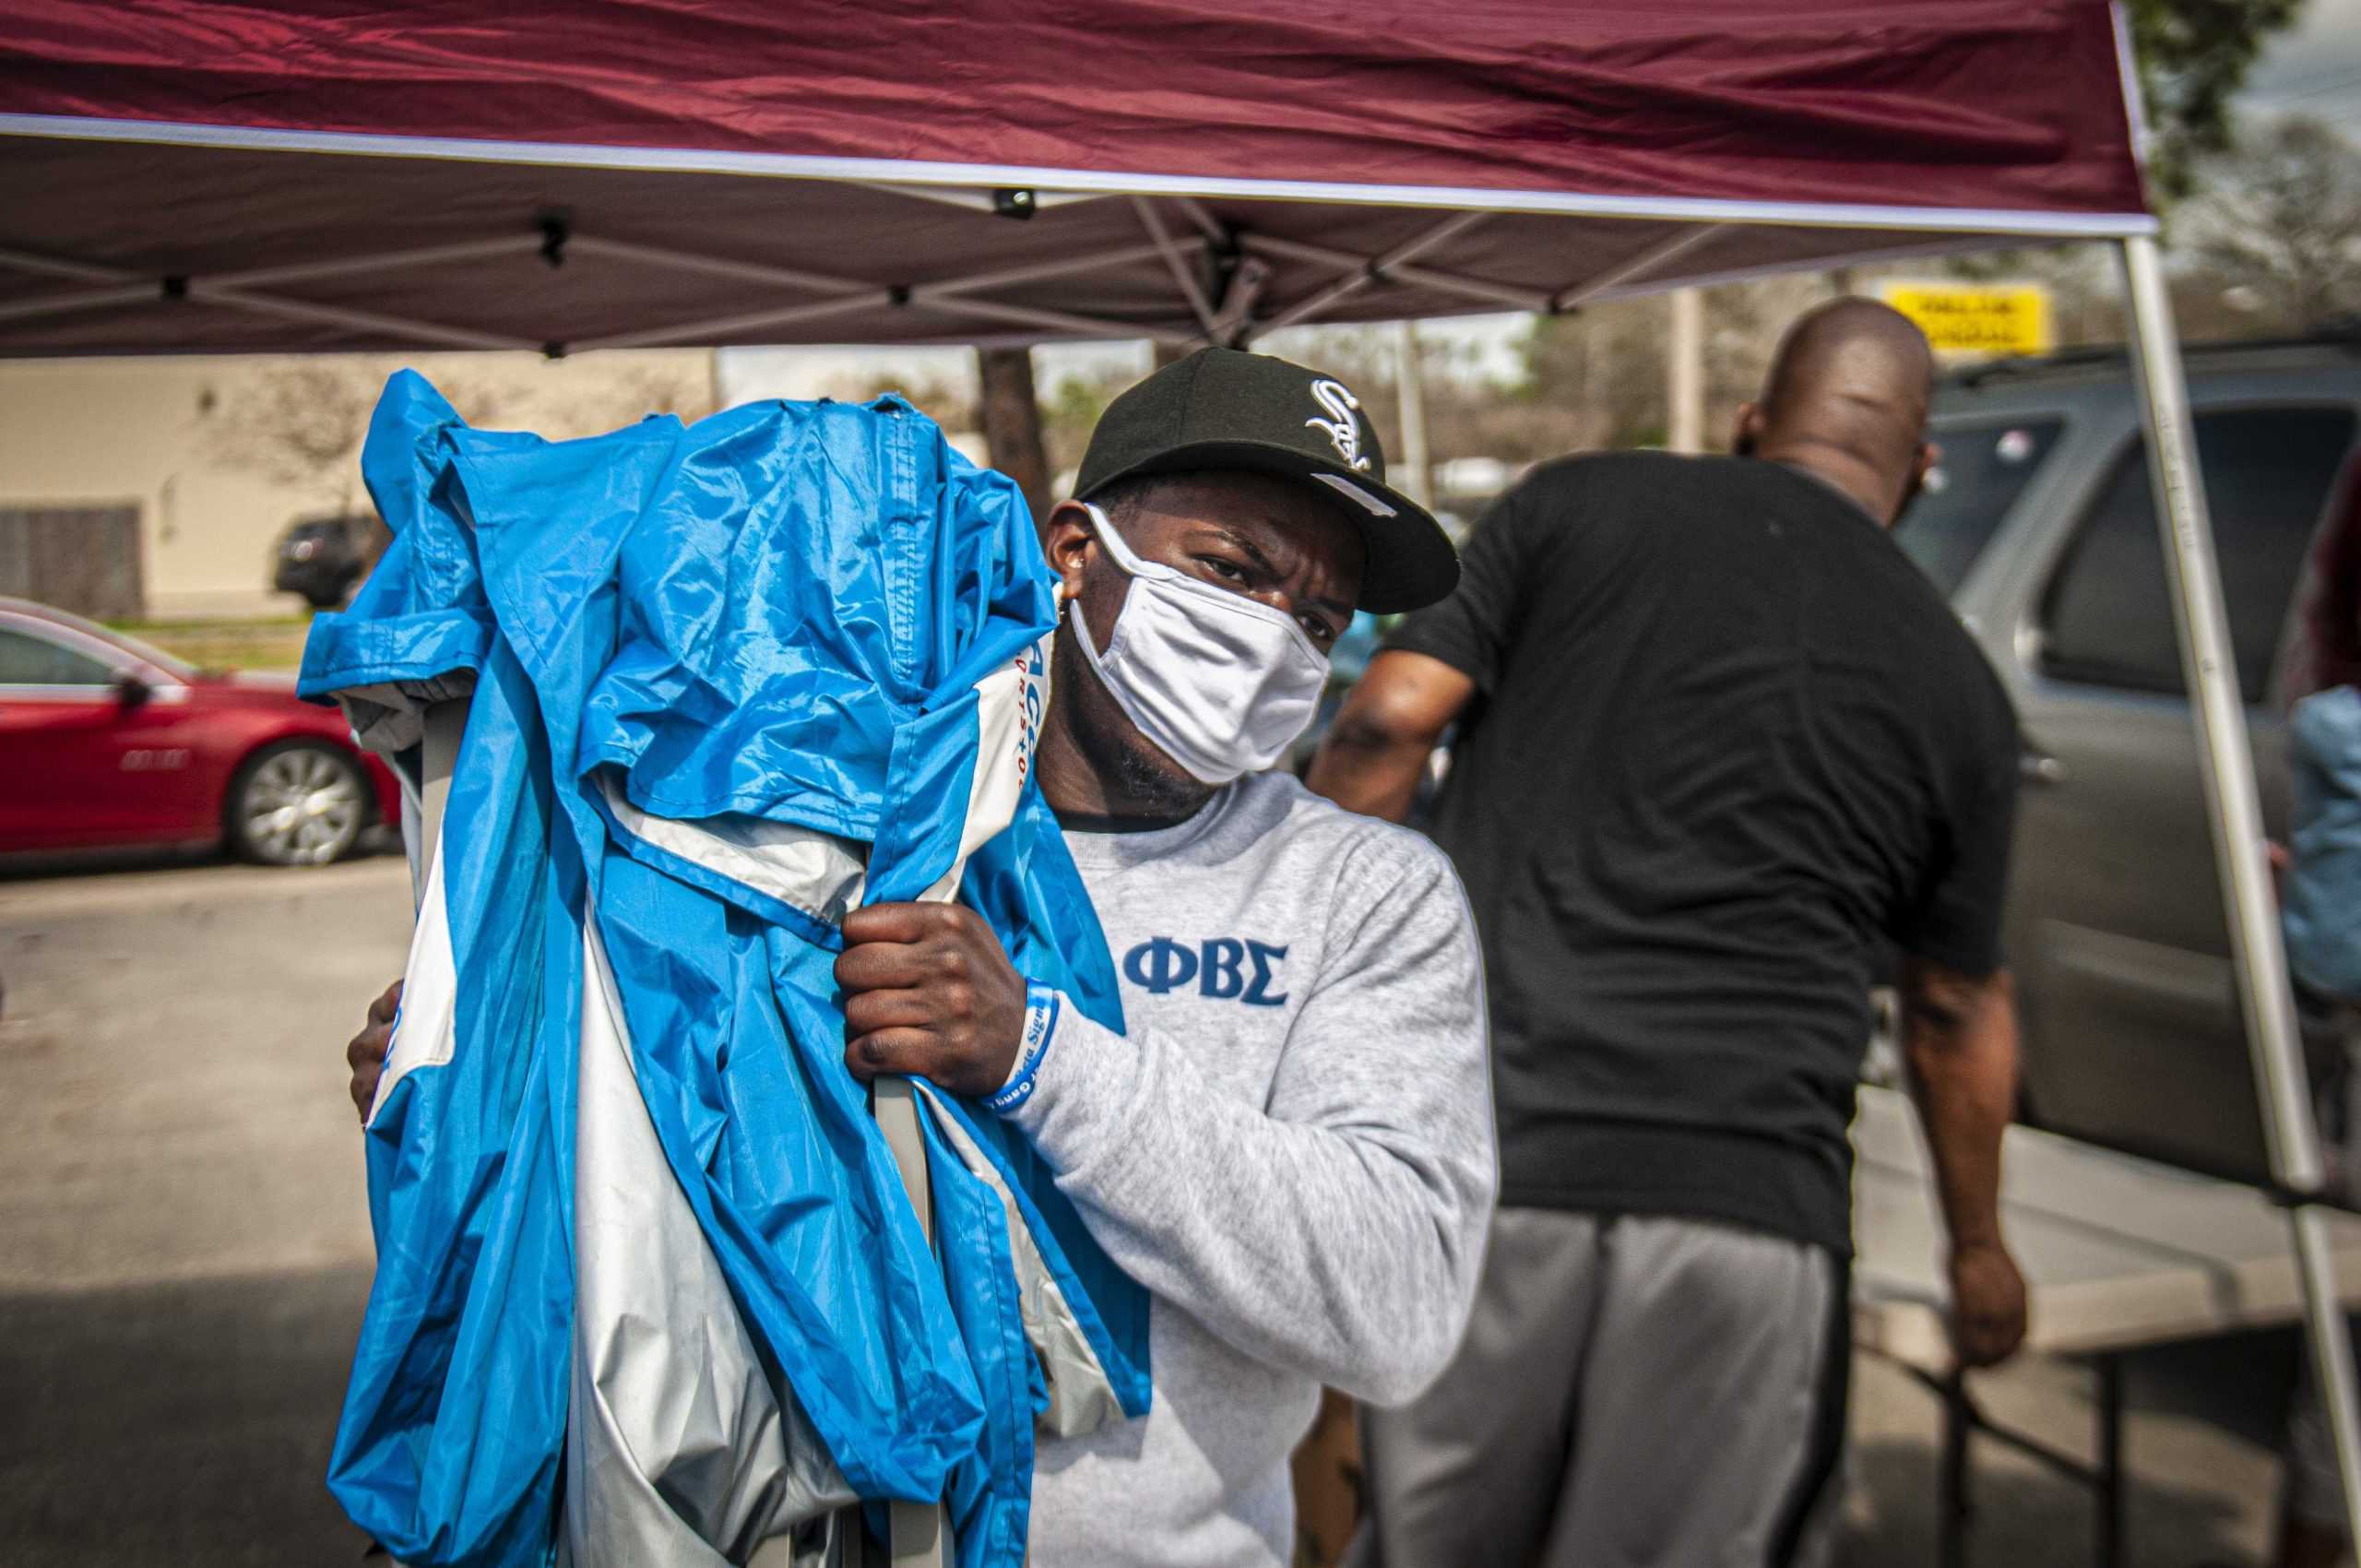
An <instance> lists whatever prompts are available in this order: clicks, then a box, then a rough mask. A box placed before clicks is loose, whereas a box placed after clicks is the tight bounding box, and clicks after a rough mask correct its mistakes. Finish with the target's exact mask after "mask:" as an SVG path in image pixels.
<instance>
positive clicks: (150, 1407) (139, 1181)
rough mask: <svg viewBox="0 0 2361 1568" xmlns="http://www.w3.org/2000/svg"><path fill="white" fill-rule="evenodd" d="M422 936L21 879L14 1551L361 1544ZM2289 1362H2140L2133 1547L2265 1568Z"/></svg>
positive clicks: (297, 904)
mask: <svg viewBox="0 0 2361 1568" xmlns="http://www.w3.org/2000/svg"><path fill="white" fill-rule="evenodd" d="M408 933H409V887H408V881H407V877H406V875H405V871H404V866H403V862H402V861H401V859H400V858H399V857H398V856H392V855H388V856H381V857H377V858H374V859H370V860H364V861H356V862H352V863H349V864H346V865H341V866H335V867H329V868H326V869H325V870H317V871H295V872H284V871H261V870H255V869H250V868H246V867H241V866H230V865H223V864H219V863H208V864H197V865H190V864H181V865H176V866H173V867H172V868H171V869H164V870H152V869H151V870H110V871H106V872H103V873H91V874H57V875H47V876H30V877H29V876H25V875H22V874H16V875H13V876H11V877H10V878H9V879H7V880H0V983H5V985H6V1003H5V1012H0V1562H5V1563H6V1564H7V1565H8V1568H50V1565H58V1568H64V1565H66V1564H75V1565H80V1564H85V1563H94V1562H104V1563H110V1564H113V1563H142V1564H146V1563H157V1564H170V1565H171V1568H216V1565H225V1568H226V1565H229V1564H249V1563H251V1564H258V1565H259V1564H273V1565H276V1564H304V1565H309V1564H315V1563H316V1564H327V1563H346V1562H354V1561H356V1559H357V1556H358V1553H359V1550H360V1538H359V1536H358V1535H357V1533H356V1532H355V1531H353V1530H352V1528H351V1527H350V1526H349V1525H348V1524H346V1523H345V1522H344V1520H343V1519H342V1517H341V1515H339V1514H338V1511H337V1508H336V1505H335V1503H333V1502H332V1501H331V1500H330V1499H329V1497H328V1495H327V1492H326V1489H325V1488H324V1487H323V1486H322V1484H321V1478H322V1477H323V1475H324V1474H325V1472H326V1466H327V1451H328V1439H329V1434H330V1431H331V1430H332V1428H333V1425H334V1421H335V1417H336V1409H337V1405H338V1398H339V1396H340V1395H341V1392H342V1389H343V1384H344V1377H345V1372H346V1368H347V1361H348V1358H349V1357H350V1351H351V1346H352V1340H353V1336H354V1333H355V1331H356V1329H357V1326H358V1324H359V1322H360V1316H361V1310H362V1302H363V1301H364V1300H365V1298H366V1295H367V1291H368V1281H369V1265H370V1257H371V1252H370V1245H369V1233H368V1220H367V1212H366V1208H365V1205H364V1201H363V1188H362V1173H361V1151H360V1147H359V1144H358V1140H357V1135H356V1134H355V1132H354V1127H353V1114H352V1109H351V1106H350V1102H349V1101H348V1100H347V1099H345V1095H344V1080H345V1067H344V1063H343V1057H342V1051H341V1047H342V1044H343V1042H344V1041H345V1040H346V1039H348V1038H350V1035H351V1034H352V1032H353V1030H354V1028H357V1027H358V1024H359V1021H360V1016H361V1011H362V1007H363V1005H364V1004H366V1002H367V1001H368V999H369V998H370V997H372V996H374V995H375V994H376V993H377V992H378V991H379V990H381V989H382V988H383V987H384V985H385V983H386V981H387V980H390V979H392V978H393V977H394V975H395V974H396V973H397V972H398V970H399V968H400V966H401V962H402V956H403V950H404V947H405V945H406V943H407V940H408ZM2291 1348H2292V1346H2291V1338H2290V1336H2256V1337H2255V1338H2253V1339H2251V1340H2249V1341H2248V1342H2245V1343H2244V1344H2243V1345H2239V1346H2233V1347H2229V1348H2206V1349H2205V1350H2202V1351H2199V1352H2189V1353H2181V1354H2179V1355H2178V1356H2177V1357H2164V1358H2151V1359H2149V1360H2147V1361H2144V1362H2143V1363H2142V1365H2141V1366H2140V1367H2138V1368H2135V1370H2134V1373H2133V1376H2132V1379H2131V1391H2132V1396H2133V1400H2134V1405H2135V1408H2136V1409H2137V1412H2138V1413H2137V1414H2136V1415H2135V1416H2134V1418H2133V1420H2132V1422H2131V1426H2130V1432H2129V1436H2128V1449H2129V1457H2130V1466H2131V1468H2132V1473H2133V1476H2134V1483H2133V1489H2132V1497H2131V1520H2130V1524H2131V1529H2130V1537H2131V1547H2132V1550H2131V1553H2130V1562H2132V1563H2134V1564H2140V1565H2143V1568H2196V1565H2198V1564H2207V1563H2254V1562H2260V1561H2261V1560H2262V1559H2261V1554H2262V1552H2263V1551H2264V1550H2265V1546H2266V1542H2267V1540H2268V1536H2269V1526H2268V1519H2269V1514H2270V1509H2271V1498H2272V1487H2273V1484H2274V1476H2275V1468H2274V1465H2273V1461H2272V1453H2271V1441H2272V1430H2273V1425H2274V1423H2275V1421H2276V1420H2277V1408H2278V1407H2277V1402H2276V1396H2275V1394H2274V1393H2273V1392H2272V1390H2275V1389H2276V1388H2277V1387H2279V1386H2280V1385H2281V1384H2284V1378H2285V1375H2286V1371H2287V1364H2288V1360H2289V1356H2290V1352H2291ZM2089 1388H2090V1385H2089V1380H2088V1375H2087V1373H2086V1372H2084V1371H2083V1370H2082V1369H2081V1368H2078V1367H2074V1366H2070V1365H2066V1364H2062V1363H2058V1362H2045V1361H2029V1362H2026V1363H2023V1364H2021V1365H2019V1366H2016V1367H2012V1368H2011V1369H2009V1370H2007V1371H2005V1372H2000V1373H1997V1374H1993V1375H1990V1376H1988V1377H1987V1378H1986V1379H1984V1380H1983V1382H1982V1383H1981V1384H1980V1385H1979V1396H1980V1397H1982V1398H1983V1399H1984V1400H1985V1401H1986V1403H1987V1406H1988V1407H1989V1408H1991V1409H1993V1410H1994V1411H1995V1412H1996V1413H1998V1414H2000V1415H2002V1416H2003V1417H2005V1418H2006V1419H2009V1420H2012V1421H2014V1422H2015V1423H2017V1424H2018V1425H2020V1426H2022V1427H2024V1428H2026V1429H2029V1430H2031V1431H2034V1432H2035V1433H2037V1434H2038V1435H2041V1436H2043V1437H2045V1438H2047V1440H2048V1441H2050V1442H2051V1443H2054V1444H2056V1445H2058V1446H2060V1447H2064V1448H2067V1449H2069V1450H2070V1451H2073V1452H2076V1453H2080V1454H2083V1455H2088V1454H2089V1453H2090V1452H2091V1449H2092V1436H2091V1431H2092V1429H2091V1405H2090V1392H2089ZM1854 1389H1855V1402H1854V1423H1853V1430H1854V1436H1855V1443H1854V1451H1853V1458H1852V1461H1851V1473H1852V1476H1853V1479H1854V1482H1855V1485H1854V1487H1853V1490H1852V1492H1851V1495H1850V1498H1849V1502H1848V1505H1847V1508H1846V1526H1847V1528H1846V1538H1847V1542H1846V1550H1845V1561H1848V1562H1853V1563H1856V1564H1872V1563H1874V1564H1887V1563H1892V1564H1912V1565H1916V1564H1920V1563H1925V1562H1931V1561H1933V1560H1934V1555H1935V1553H1934V1539H1935V1518H1934V1509H1933V1498H1934V1491H1935V1474H1936V1456H1935V1449H1934V1438H1935V1434H1936V1431H1937V1415H1936V1409H1935V1406H1934V1404H1933V1402H1932V1401H1931V1400H1930V1399H1929V1398H1928V1396H1927V1395H1926V1394H1925V1392H1924V1391H1923V1390H1921V1389H1920V1388H1918V1387H1917V1386H1916V1385H1915V1384H1911V1383H1909V1382H1908V1381H1907V1380H1906V1379H1904V1377H1903V1376H1902V1374H1901V1373H1899V1372H1896V1371H1894V1370H1893V1369H1892V1368H1891V1367H1888V1366H1884V1365H1882V1364H1880V1363H1878V1362H1875V1361H1872V1360H1869V1359H1868V1358H1861V1359H1859V1360H1857V1363H1856V1369H1855V1382H1854ZM2225 1414H2226V1415H2228V1416H2229V1417H2230V1418H2231V1425H2232V1427H2233V1428H2234V1429H2235V1430H2225V1428H2224V1427H2223V1426H2222V1425H2221V1424H2219V1423H2220V1421H2221V1420H2222V1419H2223V1418H2224V1417H2225ZM1977 1499H1978V1503H1979V1521H1978V1536H1977V1539H1976V1543H1975V1553H1974V1556H1973V1557H1972V1559H1971V1561H1973V1562H1980V1563H1999V1562H2006V1563H2011V1564H2022V1565H2027V1568H2052V1565H2054V1568H2068V1565H2070V1564H2080V1563H2084V1562H2089V1561H2090V1560H2091V1558H2090V1550H2091V1533H2090V1523H2089V1519H2090V1515H2089V1504H2088V1501H2087V1498H2086V1495H2085V1494H2084V1493H2082V1491H2079V1490H2078V1489H2077V1488H2075V1487H2074V1486H2073V1485H2072V1484H2071V1483H2070V1482H2068V1481H2065V1480H2062V1479H2058V1478H2057V1477H2054V1476H2051V1475H2049V1474H2048V1473H2047V1472H2046V1471H2043V1470H2041V1469H2039V1468H2038V1467H2035V1466H2034V1465H2033V1464H2032V1463H2031V1462H2030V1461H2028V1460H2024V1459H2023V1458H2021V1457H2018V1456H2016V1455H2010V1454H2007V1453H2004V1452H1999V1451H1997V1450H1995V1449H1993V1448H1991V1447H1990V1446H1988V1445H1987V1447H1985V1448H1984V1449H1983V1450H1982V1451H1981V1452H1980V1457H1979V1478H1978V1490H1977Z"/></svg>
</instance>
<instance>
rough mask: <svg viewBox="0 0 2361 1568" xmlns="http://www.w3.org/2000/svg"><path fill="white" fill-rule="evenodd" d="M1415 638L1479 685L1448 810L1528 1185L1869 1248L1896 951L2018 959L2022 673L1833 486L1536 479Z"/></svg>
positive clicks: (1641, 456) (1742, 477)
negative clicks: (1851, 1131) (1865, 1181)
mask: <svg viewBox="0 0 2361 1568" xmlns="http://www.w3.org/2000/svg"><path fill="white" fill-rule="evenodd" d="M1389 646H1390V647H1396V648H1406V649H1410V650H1412V651H1415V652H1418V653H1423V654H1428V655H1430V656H1431V657H1433V658H1436V659H1442V661H1443V662H1445V663H1447V664H1450V665H1452V666H1453V667H1454V668H1456V669H1458V670H1460V671H1464V672H1465V673H1466V674H1467V675H1468V676H1470V677H1472V678H1473V679H1474V681H1475V683H1476V685H1477V692H1478V697H1477V701H1476V702H1475V703H1474V704H1473V705H1471V707H1470V708H1469V709H1468V712H1467V715H1466V716H1465V719H1464V720H1463V723H1462V725H1461V731H1460V737H1459V741H1458V743H1457V746H1456V748H1455V749H1454V751H1453V758H1452V768H1451V774H1450V778H1449V779H1448V780H1447V782H1446V783H1445V785H1444V787H1443V792H1442V798H1441V800H1440V801H1439V802H1437V807H1436V817H1435V825H1434V836H1435V838H1436V841H1437V842H1438V843H1440V844H1441V845H1442V847H1443V849H1445V850H1447V851H1448V852H1449V853H1450V855H1451V857H1452V859H1453V861H1455V862H1456V863H1457V866H1458V868H1459V874H1460V877H1461V879H1462V880H1463V881H1464V882H1465V885H1466V887H1467V893H1468V897H1469V899H1470V900H1471V902H1472V903H1473V905H1474V909H1475V912H1476V919H1477V927H1478V929H1479V930H1480V932H1481V933H1482V936H1483V942H1484V956H1485V963H1486V975H1487V983H1488V985H1489V989H1490V993H1491V1009H1492V1036H1493V1086H1494V1094H1495V1096H1496V1098H1497V1100H1498V1106H1499V1117H1500V1134H1501V1202H1502V1203H1504V1204H1512V1205H1519V1206H1532V1207H1547V1208H1578V1209H1586V1210H1593V1211H1599V1212H1610V1213H1611V1212H1627V1213H1655V1214H1675V1215H1687V1216H1691V1217H1694V1218H1707V1219H1714V1220H1721V1221H1726V1222H1728V1223H1733V1224H1738V1225H1744V1226H1749V1227H1752V1228H1756V1229H1765V1230H1770V1231H1773V1232H1775V1233H1777V1234H1780V1235H1784V1236H1789V1237H1793V1238H1795V1239H1797V1240H1800V1241H1809V1242H1814V1243H1817V1244H1820V1245H1823V1246H1827V1247H1830V1248H1833V1249H1834V1250H1836V1251H1837V1252H1839V1253H1847V1252H1849V1251H1850V1241H1851V1229H1852V1227H1851V1193H1850V1180H1849V1178H1850V1172H1851V1158H1850V1153H1849V1146H1848V1144H1847V1141H1846V1128H1847V1126H1848V1124H1849V1123H1850V1122H1851V1120H1852V1114H1853V1090H1854V1084H1855V1081H1856V1078H1857V1074H1858V1070H1859V1065H1860V1061H1861V1056H1862V1052H1863V1051H1864V1050H1865V1048H1866V1046H1867V1044H1868V1040H1869V1028H1870V1020H1869V990H1870V988H1871V986H1872V985H1873V984H1875V983H1876V982H1877V981H1878V980H1879V979H1880V972H1879V971H1880V967H1881V965H1882V964H1883V962H1884V961H1885V958H1886V956H1887V955H1888V954H1889V953H1890V951H1891V949H1890V947H1889V945H1888V944H1892V946H1895V947H1899V948H1900V949H1901V950H1903V951H1905V952H1909V953H1914V954H1916V955H1919V956H1924V957H1927V958H1929V959H1932V960H1934V961H1935V962H1938V963H1940V964H1942V965H1945V966H1947V967H1949V968H1954V969H1958V970H1962V971H1964V972H1966V973H1970V974H1983V973H1987V972H1989V971H1990V970H1992V969H1993V968H1997V967H1998V965H1999V961H2000V955H1999V919H2000V905H2001V897H2002V893H2003V891H2004V885H2005V882H2006V877H2007V869H2008V860H2009V837H2010V833H2011V826H2012V821H2013V816H2014V810H2015V801H2016V782H2017V766H2018V765H2017V731H2016V719H2015V716H2014V714H2013V712H2012V711H2011V707H2010V705H2009V699H2008V696H2007V694H2006V693H2005V692H2004V691H2003V690H2002V688H2001V686H2000V683H1999V680H1998V679H1997V678H1996V677H1995V676H1994V674H1993V672H1992V670H1991V668H1990V666H1989V665H1987V663H1986V662H1985V659H1984V657H1983V655H1982V653H1981V652H1980V651H1979V650H1978V649H1977V647H1975V643H1974V641H1973V640H1972V639H1971V638H1970V637H1969V636H1968V635H1967V633H1966V631H1965V630H1964V628H1963V627H1962V626H1961V625H1960V624H1959V622H1958V620H1957V619H1956V618H1955V617H1954V616H1953V615H1952V611H1951V609H1950V607H1949V606H1948V605H1947V604H1945V603H1944V601H1943V600H1942V598H1941V596H1940V594H1939V593H1938V592H1937V591H1936V590H1935V588H1933V587H1932V586H1931V585H1930V584H1928V581H1927V580H1926V578H1925V577H1924V576H1921V575H1920V574H1919V572H1918V570H1917V568H1916V567H1915V566H1914V565H1913V564H1911V562H1910V560H1909V559H1908V557H1906V556H1904V554H1903V552H1901V551H1900V550H1899V549H1898V548H1896V546H1895V545H1894V543H1893V541H1892V540H1891V539H1890V538H1889V537H1888V536H1887V534H1886V532H1885V530H1884V529H1881V528H1880V527H1878V525H1877V524H1876V523H1875V522H1874V521H1872V520H1871V519H1870V517H1869V516H1868V514H1866V513H1865V512H1863V511H1862V510H1861V509H1860V508H1859V507H1858V506H1857V505H1854V504H1853V503H1852V502H1851V501H1850V500H1849V499H1847V498H1846V497H1845V496H1844V495H1842V494H1840V493H1837V492H1836V491H1835V490H1833V489H1832V488H1831V487H1829V486H1827V485H1825V484H1823V483H1821V481H1818V480H1816V479H1813V478H1811V477H1810V476H1809V475H1807V474H1803V473H1800V472H1797V471H1796V470H1793V469H1787V468H1785V467H1782V466H1780V465H1778V464H1775V463H1769V462H1761V461H1756V460H1752V459H1748V458H1738V457H1672V456H1669V455H1666V454H1661V453H1618V454H1612V455H1605V456H1598V457H1576V458H1571V459H1568V460H1566V461H1563V462H1559V463H1554V464H1551V465H1549V466H1548V467H1546V468H1544V469H1539V470H1538V471H1536V473H1535V474H1534V475H1533V476H1532V477H1531V478H1530V479H1528V480H1527V481H1525V483H1523V484H1521V485H1519V486H1518V487H1517V488H1516V489H1515V490H1514V491H1513V492H1512V493H1509V494H1508V495H1506V496H1504V497H1503V498H1502V499H1501V502H1500V504H1499V505H1497V506H1495V507H1494V508H1493V510H1492V512H1491V514H1490V515H1489V517H1487V518H1486V520H1485V522H1484V525H1483V527H1482V528H1481V529H1479V530H1478V531H1477V534H1476V536H1475V538H1474V539H1473V540H1471V541H1470V543H1469V545H1468V547H1467V551H1466V553H1465V570H1464V576H1463V577H1462V579H1461V583H1460V587H1459V589H1458V591H1457V593H1455V594H1454V595H1453V597H1452V598H1451V599H1449V600H1444V601H1443V602H1442V603H1441V604H1439V605H1436V606H1434V607H1433V608H1431V609H1430V610H1426V611H1422V612H1419V613H1418V614H1417V615H1415V616H1413V617H1411V618H1410V619H1409V621H1408V622H1406V624H1404V625H1403V626H1402V627H1401V628H1400V629H1399V630H1398V631H1396V632H1395V634H1394V637H1393V638H1392V640H1391V642H1390V644H1389Z"/></svg>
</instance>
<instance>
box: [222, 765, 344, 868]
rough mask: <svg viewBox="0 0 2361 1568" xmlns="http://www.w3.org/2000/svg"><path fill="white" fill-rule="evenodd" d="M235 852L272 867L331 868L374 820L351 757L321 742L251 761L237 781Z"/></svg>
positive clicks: (232, 809) (233, 792)
mask: <svg viewBox="0 0 2361 1568" xmlns="http://www.w3.org/2000/svg"><path fill="white" fill-rule="evenodd" d="M226 814H227V820H228V827H229V840H230V848H231V850H232V851H233V852H234V853H236V854H237V855H238V856H240V857H241V858H243V859H244V860H249V861H258V862H259V863H261V864H263V865H270V866H324V865H326V864H327V863H328V862H329V861H335V860H338V859H340V858H341V857H342V856H343V855H344V854H345V853H346V851H348V850H350V849H351V848H352V846H353V843H354V841H355V840H356V839H358V838H359V837H361V830H362V827H364V826H367V824H368V821H369V783H368V780H367V779H365V778H362V775H361V768H360V766H359V765H358V764H356V763H355V762H354V761H353V760H352V759H351V758H350V757H349V756H347V755H345V754H344V753H342V752H340V751H338V750H337V749H336V748H335V747H334V746H329V745H324V744H322V743H321V742H317V741H282V742H279V744H278V745H275V746H265V747H264V748H263V749H262V750H261V751H258V752H256V753H255V754H254V755H253V756H251V757H248V758H247V759H246V762H245V766H243V767H241V768H239V769H238V776H237V777H236V778H233V779H232V780H231V783H230V801H229V805H228V806H227V808H226Z"/></svg>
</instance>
